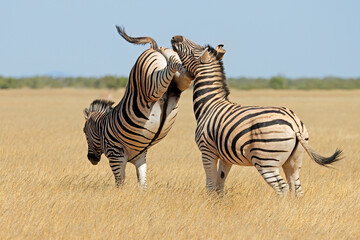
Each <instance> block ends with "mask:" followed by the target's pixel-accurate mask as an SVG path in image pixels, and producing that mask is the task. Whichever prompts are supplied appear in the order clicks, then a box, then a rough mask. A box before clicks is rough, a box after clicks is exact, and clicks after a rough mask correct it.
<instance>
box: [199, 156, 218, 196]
mask: <svg viewBox="0 0 360 240" xmlns="http://www.w3.org/2000/svg"><path fill="white" fill-rule="evenodd" d="M201 152H202V161H203V166H204V169H205V174H206V190H207V192H208V193H213V192H214V191H216V187H217V183H216V181H217V162H218V157H217V156H216V155H215V154H213V153H212V152H210V151H204V150H201Z"/></svg>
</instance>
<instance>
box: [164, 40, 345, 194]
mask: <svg viewBox="0 0 360 240" xmlns="http://www.w3.org/2000/svg"><path fill="white" fill-rule="evenodd" d="M171 44H172V47H173V50H174V51H176V52H177V53H178V55H179V57H180V59H181V61H182V64H183V66H184V68H185V69H186V70H187V71H189V72H190V73H192V74H193V75H194V77H195V79H194V82H193V84H194V86H193V110H194V114H195V118H196V122H197V127H196V131H195V141H196V143H197V146H198V148H199V149H200V151H201V154H202V162H203V167H204V169H205V173H206V189H207V191H208V192H217V193H219V194H221V193H223V190H224V184H225V180H226V177H227V176H228V174H229V171H230V169H231V167H232V165H240V166H255V168H256V169H257V170H258V172H259V173H260V174H261V176H262V177H263V179H264V180H265V181H266V182H267V183H268V184H269V185H270V186H271V187H272V188H273V189H274V191H275V192H276V193H277V194H279V195H281V196H283V195H285V194H286V193H287V192H288V190H289V189H290V192H291V194H292V195H296V196H303V190H302V187H301V184H300V178H299V173H300V169H301V164H302V157H303V153H304V151H305V152H306V153H307V154H309V156H310V158H311V159H312V160H314V161H315V162H316V163H317V164H320V165H322V166H329V165H330V164H331V163H333V162H336V161H338V160H340V159H341V153H342V151H341V150H340V149H336V151H335V153H334V154H333V155H331V156H330V157H323V156H321V155H320V154H318V153H317V152H316V151H315V150H313V149H312V148H311V147H310V145H309V144H308V141H309V134H308V131H307V130H306V127H305V125H304V123H303V122H302V121H301V120H300V119H299V118H298V117H297V116H296V115H295V113H294V112H293V111H292V110H290V109H288V108H286V107H262V106H241V105H238V104H235V103H232V102H230V101H229V100H228V96H229V94H230V91H229V89H228V87H227V84H226V78H225V73H224V67H223V63H222V58H223V55H224V54H225V49H223V45H218V46H217V48H216V49H214V48H213V47H211V46H209V45H206V46H205V47H203V46H200V45H197V44H196V43H194V42H192V41H190V40H189V39H187V38H185V37H183V36H174V37H173V38H172V39H171ZM218 159H220V161H219V167H218V169H217V163H218ZM280 167H282V168H283V170H284V172H285V175H286V179H287V182H286V181H285V180H284V179H283V178H282V177H281V175H280Z"/></svg>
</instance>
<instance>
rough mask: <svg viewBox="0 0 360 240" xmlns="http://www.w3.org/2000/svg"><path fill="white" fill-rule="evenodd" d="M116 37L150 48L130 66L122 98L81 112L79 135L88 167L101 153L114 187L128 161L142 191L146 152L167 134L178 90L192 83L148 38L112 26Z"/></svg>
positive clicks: (174, 57)
mask: <svg viewBox="0 0 360 240" xmlns="http://www.w3.org/2000/svg"><path fill="white" fill-rule="evenodd" d="M117 30H118V32H119V33H120V35H121V36H122V37H123V38H124V39H125V40H127V41H128V42H131V43H134V44H146V43H150V45H151V47H150V48H149V49H148V50H146V51H144V52H143V53H142V54H141V55H140V56H139V58H138V59H137V61H136V63H135V65H134V66H133V68H132V70H131V72H130V76H129V83H128V85H127V87H126V91H125V94H124V96H123V98H122V100H121V101H120V103H119V104H118V105H116V106H115V107H114V108H112V104H113V102H109V101H105V100H95V101H94V102H93V103H92V104H91V105H90V108H89V109H85V111H84V114H85V119H86V123H85V127H84V132H85V135H86V137H87V142H88V158H89V160H90V161H91V162H92V163H93V164H97V163H98V162H99V161H100V157H101V155H102V154H103V153H104V154H105V156H106V157H107V158H108V159H109V161H110V167H111V169H112V171H113V173H114V176H115V181H116V184H117V185H119V184H121V183H122V182H123V181H124V180H125V167H126V163H127V162H131V163H133V164H134V165H135V166H136V170H137V175H138V181H139V184H140V185H141V186H143V187H146V153H147V150H148V149H149V148H150V147H151V146H153V145H154V144H156V143H157V142H159V141H160V140H161V139H163V138H164V137H165V136H166V135H167V133H168V132H169V131H170V129H171V127H172V125H173V123H174V121H175V118H176V115H177V110H178V100H179V97H180V94H181V92H182V91H183V90H185V89H186V88H187V87H189V85H190V82H191V81H192V80H193V79H192V78H191V76H189V75H186V71H185V70H184V68H183V67H182V65H181V61H180V59H179V57H178V56H177V54H176V53H175V52H174V51H172V50H171V49H167V48H163V47H158V45H157V44H156V42H155V40H154V39H152V38H150V37H140V38H133V37H130V36H128V35H127V34H126V33H125V31H124V29H122V28H120V27H117Z"/></svg>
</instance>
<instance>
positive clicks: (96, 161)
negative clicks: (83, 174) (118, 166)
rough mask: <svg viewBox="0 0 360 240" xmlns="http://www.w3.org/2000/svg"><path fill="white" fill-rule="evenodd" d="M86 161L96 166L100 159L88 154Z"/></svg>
mask: <svg viewBox="0 0 360 240" xmlns="http://www.w3.org/2000/svg"><path fill="white" fill-rule="evenodd" d="M87 157H88V159H89V161H90V162H91V164H92V165H97V164H98V163H99V162H100V158H99V157H97V156H95V155H94V154H90V153H89V154H88V156H87Z"/></svg>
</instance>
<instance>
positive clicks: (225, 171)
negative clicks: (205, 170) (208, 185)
mask: <svg viewBox="0 0 360 240" xmlns="http://www.w3.org/2000/svg"><path fill="white" fill-rule="evenodd" d="M231 167H232V164H229V163H226V162H224V161H222V160H221V159H220V161H219V170H218V173H217V187H216V191H217V193H219V194H221V193H223V191H224V185H225V180H226V178H227V176H228V175H229V171H230V169H231Z"/></svg>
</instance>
